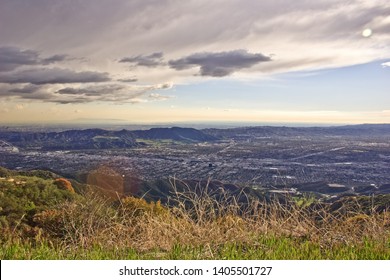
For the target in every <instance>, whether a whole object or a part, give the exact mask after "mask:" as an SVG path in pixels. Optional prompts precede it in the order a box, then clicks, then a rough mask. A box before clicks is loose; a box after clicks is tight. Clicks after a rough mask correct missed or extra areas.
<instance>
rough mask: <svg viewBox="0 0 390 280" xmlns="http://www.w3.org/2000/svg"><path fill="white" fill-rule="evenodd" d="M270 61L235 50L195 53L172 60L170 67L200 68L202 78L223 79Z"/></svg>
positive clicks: (179, 68)
mask: <svg viewBox="0 0 390 280" xmlns="http://www.w3.org/2000/svg"><path fill="white" fill-rule="evenodd" d="M270 60H271V58H270V57H268V56H265V55H263V54H261V53H248V51H246V50H234V51H228V52H219V53H210V52H205V53H195V54H192V55H189V56H187V57H183V58H180V59H178V60H171V61H169V65H170V66H171V67H172V68H174V69H176V70H184V69H188V68H192V67H195V66H199V67H200V71H199V74H200V75H201V76H212V77H223V76H228V75H230V74H232V73H234V72H236V71H239V70H241V69H245V68H250V67H252V66H253V65H255V64H257V63H260V62H265V61H270Z"/></svg>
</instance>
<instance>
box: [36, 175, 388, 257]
mask: <svg viewBox="0 0 390 280" xmlns="http://www.w3.org/2000/svg"><path fill="white" fill-rule="evenodd" d="M175 182H176V181H175V180H172V182H171V183H172V196H171V197H170V199H169V205H170V206H169V207H167V206H162V205H160V203H153V202H151V203H148V202H146V201H145V200H143V199H138V198H132V197H129V198H124V199H120V200H119V199H118V202H117V203H116V204H114V205H113V203H112V199H111V198H110V199H107V198H104V196H101V195H99V194H97V193H93V192H87V193H86V194H84V199H83V200H80V201H76V202H66V203H64V204H61V205H58V206H57V207H56V208H55V209H53V210H50V211H47V212H43V213H41V214H39V215H37V216H36V222H37V224H38V225H39V226H40V227H41V228H42V230H43V235H40V238H50V239H55V240H56V242H57V243H58V244H60V245H59V246H60V247H61V248H65V250H70V251H71V250H73V249H74V248H78V249H80V248H83V249H86V250H88V249H89V248H93V247H96V246H99V247H100V248H106V249H107V250H119V249H123V248H131V249H134V250H135V251H137V252H140V253H145V252H151V251H159V252H172V250H174V249H175V246H178V245H179V246H181V248H206V249H205V250H203V251H202V254H201V255H200V256H199V257H200V258H214V257H215V255H216V254H218V250H220V248H221V247H224V246H225V245H226V244H236V245H237V244H238V245H240V246H241V245H242V246H244V247H245V248H248V247H249V248H260V249H262V250H263V249H264V248H268V247H267V246H265V245H264V244H262V243H261V238H262V237H264V236H265V237H272V238H279V239H280V240H283V238H288V239H289V240H293V241H294V242H298V243H299V244H303V243H305V244H306V243H310V244H316V245H318V248H319V250H325V251H326V250H332V249H333V248H335V247H340V246H352V247H354V246H365V245H364V244H365V242H367V240H369V241H370V242H371V241H372V242H374V243H376V244H378V246H379V247H380V246H382V247H383V248H384V250H385V253H386V252H387V253H388V251H389V236H390V235H389V232H390V215H389V213H388V212H386V211H384V212H382V213H377V212H375V211H372V213H370V214H369V215H368V214H364V212H363V211H360V210H359V207H360V206H359V205H355V207H353V211H348V210H346V209H343V213H342V214H340V213H339V212H335V213H331V212H329V211H328V209H327V208H326V206H321V207H317V208H315V207H300V206H298V204H295V203H289V204H282V203H280V202H278V200H274V201H272V202H265V201H259V200H251V199H250V198H247V197H244V198H245V199H244V200H246V202H245V203H242V202H240V203H239V202H238V201H242V200H243V199H242V197H237V196H235V197H232V196H230V195H228V194H227V193H226V194H223V195H219V196H218V197H216V195H215V194H214V193H211V192H210V191H209V190H208V186H207V184H206V186H200V185H198V186H197V189H195V190H193V189H191V188H190V187H189V186H187V187H188V188H187V190H184V191H180V192H179V191H177V188H176V184H175ZM181 184H184V183H183V182H181ZM240 195H241V196H245V195H244V193H242V194H240ZM45 235H46V236H45ZM42 236H43V237H42ZM259 240H260V241H259ZM264 246H265V247H264ZM289 246H290V245H289ZM263 247H264V248H263ZM246 250H247V249H246ZM287 250H288V248H287Z"/></svg>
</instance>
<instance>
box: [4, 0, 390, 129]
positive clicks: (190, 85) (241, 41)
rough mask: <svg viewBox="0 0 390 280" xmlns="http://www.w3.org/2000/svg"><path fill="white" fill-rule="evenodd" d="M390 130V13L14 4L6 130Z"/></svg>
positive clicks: (328, 5)
mask: <svg viewBox="0 0 390 280" xmlns="http://www.w3.org/2000/svg"><path fill="white" fill-rule="evenodd" d="M103 120H105V121H118V122H128V123H159V122H184V121H189V122H200V121H202V122H204V121H212V122H217V121H218V122H231V121H237V122H257V123H270V122H271V123H272V122H275V123H288V122H294V123H296V122H308V123H386V122H387V123H389V122H390V2H389V1H388V0H354V1H350V0H348V1H347V0H316V1H310V0H296V1H289V0H264V1H257V0H236V1H233V0H213V1H209V0H187V1H181V0H150V1H148V0H66V1H64V0H33V1H32V0H0V122H2V123H30V122H38V123H55V122H82V121H103Z"/></svg>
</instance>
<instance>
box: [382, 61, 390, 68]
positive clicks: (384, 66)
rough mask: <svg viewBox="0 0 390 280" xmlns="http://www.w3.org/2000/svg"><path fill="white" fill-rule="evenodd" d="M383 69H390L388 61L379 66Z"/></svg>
mask: <svg viewBox="0 0 390 280" xmlns="http://www.w3.org/2000/svg"><path fill="white" fill-rule="evenodd" d="M381 65H382V67H383V68H386V67H390V61H389V62H384V63H382V64H381Z"/></svg>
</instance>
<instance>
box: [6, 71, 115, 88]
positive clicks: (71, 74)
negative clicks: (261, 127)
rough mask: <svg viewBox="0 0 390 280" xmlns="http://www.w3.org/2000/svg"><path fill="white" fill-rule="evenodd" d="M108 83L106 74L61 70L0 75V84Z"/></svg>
mask: <svg viewBox="0 0 390 280" xmlns="http://www.w3.org/2000/svg"><path fill="white" fill-rule="evenodd" d="M106 81H110V78H109V77H108V74H107V73H101V72H92V71H84V72H75V71H72V70H68V69H62V68H38V69H27V70H22V71H18V72H16V73H14V72H12V73H3V74H0V83H8V84H18V83H30V84H34V85H43V84H67V83H98V82H106Z"/></svg>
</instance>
